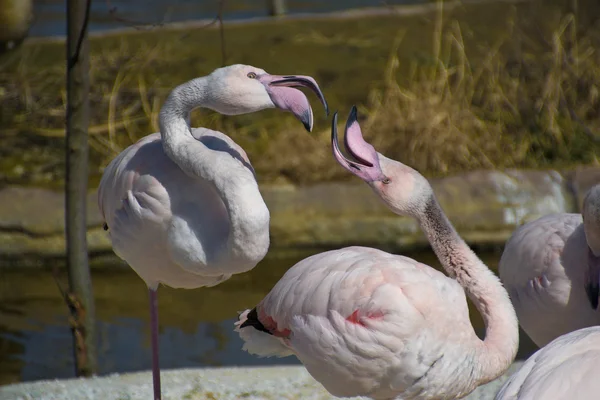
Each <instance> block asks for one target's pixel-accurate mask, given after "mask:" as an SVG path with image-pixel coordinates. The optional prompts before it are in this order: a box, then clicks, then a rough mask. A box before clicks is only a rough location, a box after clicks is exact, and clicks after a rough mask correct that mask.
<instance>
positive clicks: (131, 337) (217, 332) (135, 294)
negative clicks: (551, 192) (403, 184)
mask: <svg viewBox="0 0 600 400" xmlns="http://www.w3.org/2000/svg"><path fill="white" fill-rule="evenodd" d="M308 254H311V252H304V253H303V254H296V255H292V256H287V257H284V258H281V257H279V258H276V257H273V256H271V257H268V258H266V259H265V260H264V261H263V262H262V263H261V264H259V265H258V266H257V267H256V268H255V269H254V270H253V271H251V272H249V273H247V274H242V275H238V276H235V277H233V278H232V279H231V280H229V281H227V282H225V283H223V284H221V285H218V286H216V287H213V288H202V289H196V290H175V289H170V288H167V287H161V288H160V289H159V292H158V293H159V295H158V297H159V315H160V351H161V354H160V357H161V360H160V361H161V366H162V367H163V368H165V369H166V368H183V367H203V366H235V365H273V364H296V363H298V361H297V360H296V358H294V357H288V358H283V359H281V358H275V359H261V358H257V357H254V356H251V355H249V354H248V353H246V352H244V351H242V342H241V340H240V339H239V337H238V336H237V334H235V332H233V330H232V326H233V325H232V324H233V321H234V320H235V317H236V315H237V311H240V310H244V309H246V308H248V307H250V306H253V305H254V304H256V303H257V302H258V301H259V300H260V299H261V298H262V297H263V296H264V295H265V294H266V293H267V292H268V291H269V290H270V288H271V287H272V286H273V285H274V284H275V282H277V280H278V279H279V278H280V277H281V276H282V275H283V273H284V272H285V271H286V270H287V269H288V268H289V267H290V266H292V265H293V264H294V263H295V262H296V261H298V260H300V259H302V258H304V257H306V256H307V255H308ZM410 256H411V257H413V258H415V259H417V260H419V261H423V262H426V263H428V264H429V265H432V266H437V265H438V264H437V261H436V260H435V258H434V257H433V255H432V254H430V253H422V254H410ZM481 256H482V258H483V259H484V260H485V261H486V262H487V263H488V265H489V266H490V267H493V268H495V266H496V263H497V259H498V255H489V254H488V255H486V254H483V255H481ZM59 281H61V282H62V283H63V284H65V283H66V276H64V275H63V273H62V272H61V275H60V276H59ZM93 285H94V295H95V298H96V316H97V319H98V346H99V347H98V352H99V364H100V365H99V369H100V371H99V372H100V374H108V373H113V372H127V371H138V370H145V369H149V368H150V366H151V353H150V333H149V328H148V326H149V312H148V309H147V307H148V303H147V290H146V286H145V285H144V283H143V282H142V280H141V279H139V278H138V276H137V275H135V273H133V272H132V271H131V270H129V269H116V270H110V271H102V272H100V271H96V272H94V273H93ZM67 313H68V312H67V307H66V305H65V304H64V302H63V300H62V299H61V297H60V292H59V290H58V288H57V283H56V281H55V279H54V276H53V274H52V273H51V272H50V271H29V272H27V271H24V272H12V271H7V270H1V271H0V385H1V384H7V383H11V382H18V381H31V380H38V379H51V378H68V377H72V376H73V356H72V343H71V333H70V330H69V326H68V320H67ZM471 319H472V321H473V324H474V326H475V327H476V331H477V332H478V334H479V335H482V333H483V326H482V321H481V319H480V317H479V315H478V314H477V312H476V311H475V310H472V311H471ZM534 350H535V345H533V344H532V343H531V342H530V341H529V339H528V338H527V337H526V336H525V335H524V334H522V335H521V346H520V352H519V358H525V357H527V356H529V355H530V354H531V353H532V352H533V351H534Z"/></svg>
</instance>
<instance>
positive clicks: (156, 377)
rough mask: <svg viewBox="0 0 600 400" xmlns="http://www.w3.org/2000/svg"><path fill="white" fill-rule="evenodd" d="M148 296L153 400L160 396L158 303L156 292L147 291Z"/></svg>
mask: <svg viewBox="0 0 600 400" xmlns="http://www.w3.org/2000/svg"><path fill="white" fill-rule="evenodd" d="M148 293H149V294H150V296H149V297H150V325H151V327H150V330H151V331H152V339H151V340H152V383H153V385H154V400H161V396H160V365H159V363H158V301H157V300H156V290H152V289H148Z"/></svg>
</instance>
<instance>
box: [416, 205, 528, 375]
mask: <svg viewBox="0 0 600 400" xmlns="http://www.w3.org/2000/svg"><path fill="white" fill-rule="evenodd" d="M419 222H420V225H421V228H422V229H423V231H424V232H425V235H426V236H427V239H428V240H429V243H430V244H431V247H432V248H433V251H434V252H435V254H436V255H437V257H438V259H439V260H440V262H441V264H442V266H443V267H444V269H445V270H446V272H447V273H448V274H449V275H450V276H451V277H452V278H454V279H456V280H457V281H458V283H460V285H461V286H462V287H463V288H464V289H465V291H466V293H467V295H468V296H469V298H470V299H471V301H473V303H474V304H475V306H476V307H477V310H478V311H479V312H480V313H481V315H482V317H483V320H484V322H485V326H486V332H485V339H484V340H483V342H478V344H477V345H476V349H477V350H476V360H475V361H476V364H477V366H476V367H475V368H476V376H477V379H478V380H479V381H480V382H481V383H483V382H488V381H491V380H493V379H495V378H496V377H498V376H499V375H501V374H502V373H503V372H504V371H505V370H506V368H508V366H509V365H510V364H511V363H512V361H513V360H514V358H515V355H516V352H517V348H518V345H519V331H518V321H517V316H516V314H515V311H514V308H513V306H512V303H511V302H510V299H509V296H508V293H507V292H506V290H505V289H504V287H503V286H502V284H501V283H500V280H499V279H498V277H496V275H495V274H494V273H493V272H492V271H491V270H490V269H489V268H488V267H487V266H486V265H485V264H484V263H483V262H482V261H481V260H480V259H479V258H478V257H477V255H475V253H474V252H473V251H472V250H471V249H470V248H469V246H468V245H467V244H466V243H465V241H464V240H463V239H462V238H461V237H460V235H459V234H458V232H456V230H455V229H454V227H453V226H452V223H451V222H450V221H449V220H448V217H447V216H446V214H444V211H443V210H442V208H441V207H440V205H439V203H438V201H437V199H436V198H435V196H434V195H433V194H432V195H431V196H430V197H429V200H428V201H427V203H426V206H425V208H424V211H423V212H422V213H421V215H420V218H419Z"/></svg>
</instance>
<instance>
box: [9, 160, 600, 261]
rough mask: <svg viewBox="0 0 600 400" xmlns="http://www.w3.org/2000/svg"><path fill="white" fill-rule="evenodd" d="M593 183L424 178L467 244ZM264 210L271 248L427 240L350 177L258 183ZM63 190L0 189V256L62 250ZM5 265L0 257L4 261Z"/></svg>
mask: <svg viewBox="0 0 600 400" xmlns="http://www.w3.org/2000/svg"><path fill="white" fill-rule="evenodd" d="M597 182H600V167H581V168H577V169H575V170H571V171H567V172H564V173H562V174H561V173H559V172H557V171H554V170H549V171H518V170H507V171H475V172H470V173H467V174H462V175H456V176H450V177H446V178H440V179H432V180H431V184H432V186H433V188H434V191H435V193H436V195H437V197H438V199H439V201H440V203H441V204H442V207H443V208H444V210H445V211H446V213H447V214H448V217H449V218H450V220H451V221H452V222H453V223H454V224H455V226H456V227H457V229H458V230H459V232H460V233H461V235H463V237H464V238H465V239H466V240H467V241H468V242H469V243H470V244H475V245H493V246H497V245H503V244H504V242H505V241H506V240H507V239H508V238H509V237H510V235H511V233H512V232H513V231H514V229H515V228H516V227H517V226H519V225H521V224H523V223H525V222H528V221H531V220H534V219H536V218H539V217H541V216H543V215H546V214H551V213H563V212H579V208H580V206H581V201H582V199H583V196H584V195H585V193H586V191H587V190H588V189H589V187H591V186H592V185H593V184H595V183H597ZM261 192H262V194H263V196H264V198H265V202H266V203H267V206H268V207H269V209H270V211H271V242H272V245H271V248H272V249H285V248H297V247H337V246H344V245H350V244H359V243H360V244H370V245H382V246H401V247H402V248H403V250H405V251H410V250H411V249H414V248H421V247H423V246H425V245H426V244H427V242H426V240H425V238H424V236H423V235H422V233H421V231H420V230H419V228H418V226H417V224H416V222H415V221H414V220H412V219H409V218H403V217H399V216H396V215H394V214H392V213H391V212H390V211H389V210H388V209H387V208H386V207H385V206H384V205H383V203H382V202H381V201H380V200H379V199H378V198H377V197H376V196H374V195H373V193H371V190H370V189H369V187H368V186H367V185H365V184H363V183H361V182H358V181H356V180H354V181H352V182H349V183H323V184H317V185H313V186H306V187H296V186H292V185H280V186H269V185H265V186H262V187H261ZM87 211H88V215H87V218H88V227H89V229H88V243H89V247H90V253H91V254H100V255H101V254H107V253H108V254H110V253H111V252H112V250H111V245H110V240H109V238H108V234H107V233H106V232H104V231H103V230H102V226H101V225H102V218H101V215H100V213H99V211H98V207H97V202H96V191H95V190H93V191H90V193H89V194H88V205H87ZM63 232H64V195H63V193H62V192H54V191H50V190H45V189H39V188H25V187H6V188H3V189H1V190H0V264H3V262H2V260H6V259H13V260H14V259H18V258H19V257H25V256H26V257H30V258H36V257H37V258H40V259H45V258H52V257H54V258H56V257H62V256H63V255H64V251H65V242H64V233H63ZM4 264H5V263H4Z"/></svg>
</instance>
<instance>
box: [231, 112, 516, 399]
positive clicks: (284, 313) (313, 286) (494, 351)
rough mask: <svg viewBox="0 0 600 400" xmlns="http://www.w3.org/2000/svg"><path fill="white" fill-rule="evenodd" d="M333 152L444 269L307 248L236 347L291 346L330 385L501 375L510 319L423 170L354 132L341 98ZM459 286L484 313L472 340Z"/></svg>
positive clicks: (416, 384) (393, 387)
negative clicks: (482, 331) (413, 229)
mask: <svg viewBox="0 0 600 400" xmlns="http://www.w3.org/2000/svg"><path fill="white" fill-rule="evenodd" d="M336 123H337V114H336V115H335V116H334V119H333V127H332V144H333V154H334V156H335V159H336V160H337V161H338V162H339V163H340V164H341V165H342V166H343V167H344V168H345V169H347V170H348V171H350V172H352V173H353V174H354V175H356V176H358V177H359V178H361V179H362V180H364V181H365V182H366V183H367V184H368V185H369V186H370V187H371V189H372V190H373V191H374V192H375V194H376V195H378V196H379V197H380V198H381V199H382V200H383V202H384V203H385V204H386V205H387V206H388V207H389V208H390V209H391V210H392V211H393V212H395V213H397V214H400V215H406V216H411V217H413V218H416V219H417V220H418V221H419V224H420V226H421V229H422V230H423V231H424V232H425V235H426V236H427V238H428V240H429V242H430V244H431V246H432V248H433V250H434V251H435V253H436V255H437V257H438V258H439V260H440V261H441V263H442V265H443V267H444V269H445V270H446V272H447V273H448V274H449V275H450V277H451V278H449V277H447V276H445V275H444V274H443V273H441V272H439V271H437V270H435V269H433V268H431V267H429V266H427V265H424V264H421V263H419V262H417V261H415V260H412V259H410V258H407V257H403V256H400V255H394V254H389V253H386V252H383V251H381V250H377V249H372V248H366V247H347V248H344V249H339V250H333V251H327V252H324V253H320V254H317V255H314V256H311V257H308V258H306V259H304V260H302V261H300V262H299V263H297V264H296V265H294V266H293V267H292V268H290V269H289V270H288V271H287V272H286V273H285V275H284V276H283V277H282V278H281V280H280V281H279V282H277V284H276V285H275V287H274V288H273V289H272V290H271V292H270V293H269V294H268V295H267V296H266V297H265V298H264V299H263V300H262V301H261V302H260V303H259V304H258V305H257V306H256V307H255V308H253V309H252V310H246V311H244V312H243V313H242V314H241V315H240V316H239V321H237V322H236V323H235V325H236V331H238V332H239V335H240V336H241V337H242V339H243V340H244V341H245V343H244V349H245V350H247V351H248V352H250V353H253V354H257V355H259V356H280V357H281V356H287V355H292V354H293V355H296V356H297V357H298V358H299V359H300V361H301V362H302V363H303V364H304V366H305V367H306V369H307V370H308V372H309V373H310V374H311V375H312V376H313V377H314V378H315V379H316V380H317V381H319V382H320V383H321V384H323V386H324V387H325V388H326V389H327V390H328V391H329V392H330V393H331V394H333V395H335V396H340V397H346V396H358V395H361V396H369V397H371V398H374V399H392V398H402V399H405V400H406V399H454V398H460V397H463V396H466V395H467V394H468V393H470V392H471V391H473V390H474V389H475V388H476V387H477V386H479V385H481V384H483V383H486V382H489V381H491V380H493V379H495V378H496V377H498V376H499V375H501V374H502V373H503V372H504V371H505V370H506V369H507V368H508V367H509V365H510V364H511V362H512V361H513V359H514V357H515V355H516V351H517V347H518V341H519V336H518V322H517V318H516V315H515V312H514V310H513V307H512V305H511V303H510V299H509V297H508V294H507V293H506V291H505V290H504V288H503V287H502V284H501V283H500V281H499V279H498V278H497V277H496V276H495V275H494V274H493V272H492V271H490V270H489V269H488V268H487V267H486V266H485V265H484V264H483V262H482V261H481V260H480V259H479V258H478V257H477V256H476V255H475V253H473V251H472V250H471V249H470V248H469V247H468V245H467V244H466V243H465V242H464V241H463V240H462V239H461V237H460V236H459V235H458V233H457V232H456V230H455V229H454V227H453V226H452V224H451V223H450V221H449V220H448V218H447V217H446V215H445V214H444V212H443V210H442V209H441V207H440V205H439V203H438V202H437V200H436V198H435V195H434V193H433V191H432V188H431V186H430V185H429V182H428V181H427V179H425V178H424V177H423V176H422V175H421V174H419V173H418V172H417V171H415V170H414V169H412V168H410V167H408V166H406V165H404V164H402V163H400V162H397V161H394V160H391V159H389V158H387V157H385V156H383V155H382V154H379V153H377V152H376V151H375V149H374V148H373V147H372V146H371V145H370V144H368V143H367V142H365V141H364V139H363V137H362V134H361V130H360V127H359V124H358V121H357V113H356V108H353V109H352V112H351V113H350V117H349V119H348V122H347V124H346V131H345V146H346V148H347V151H348V152H349V153H350V154H351V155H352V156H353V157H354V158H355V161H353V160H349V159H347V158H346V157H344V156H343V155H342V153H341V151H340V150H339V147H338V144H337V129H336ZM465 291H466V292H467V294H468V296H469V298H470V299H471V300H472V301H473V302H474V303H475V305H476V307H477V309H478V310H479V311H480V313H481V314H482V316H483V319H484V321H485V324H486V336H485V340H483V341H482V340H480V339H479V338H478V337H477V335H476V334H475V331H474V330H473V327H472V325H471V322H470V320H469V310H468V308H467V301H466V298H465Z"/></svg>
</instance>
